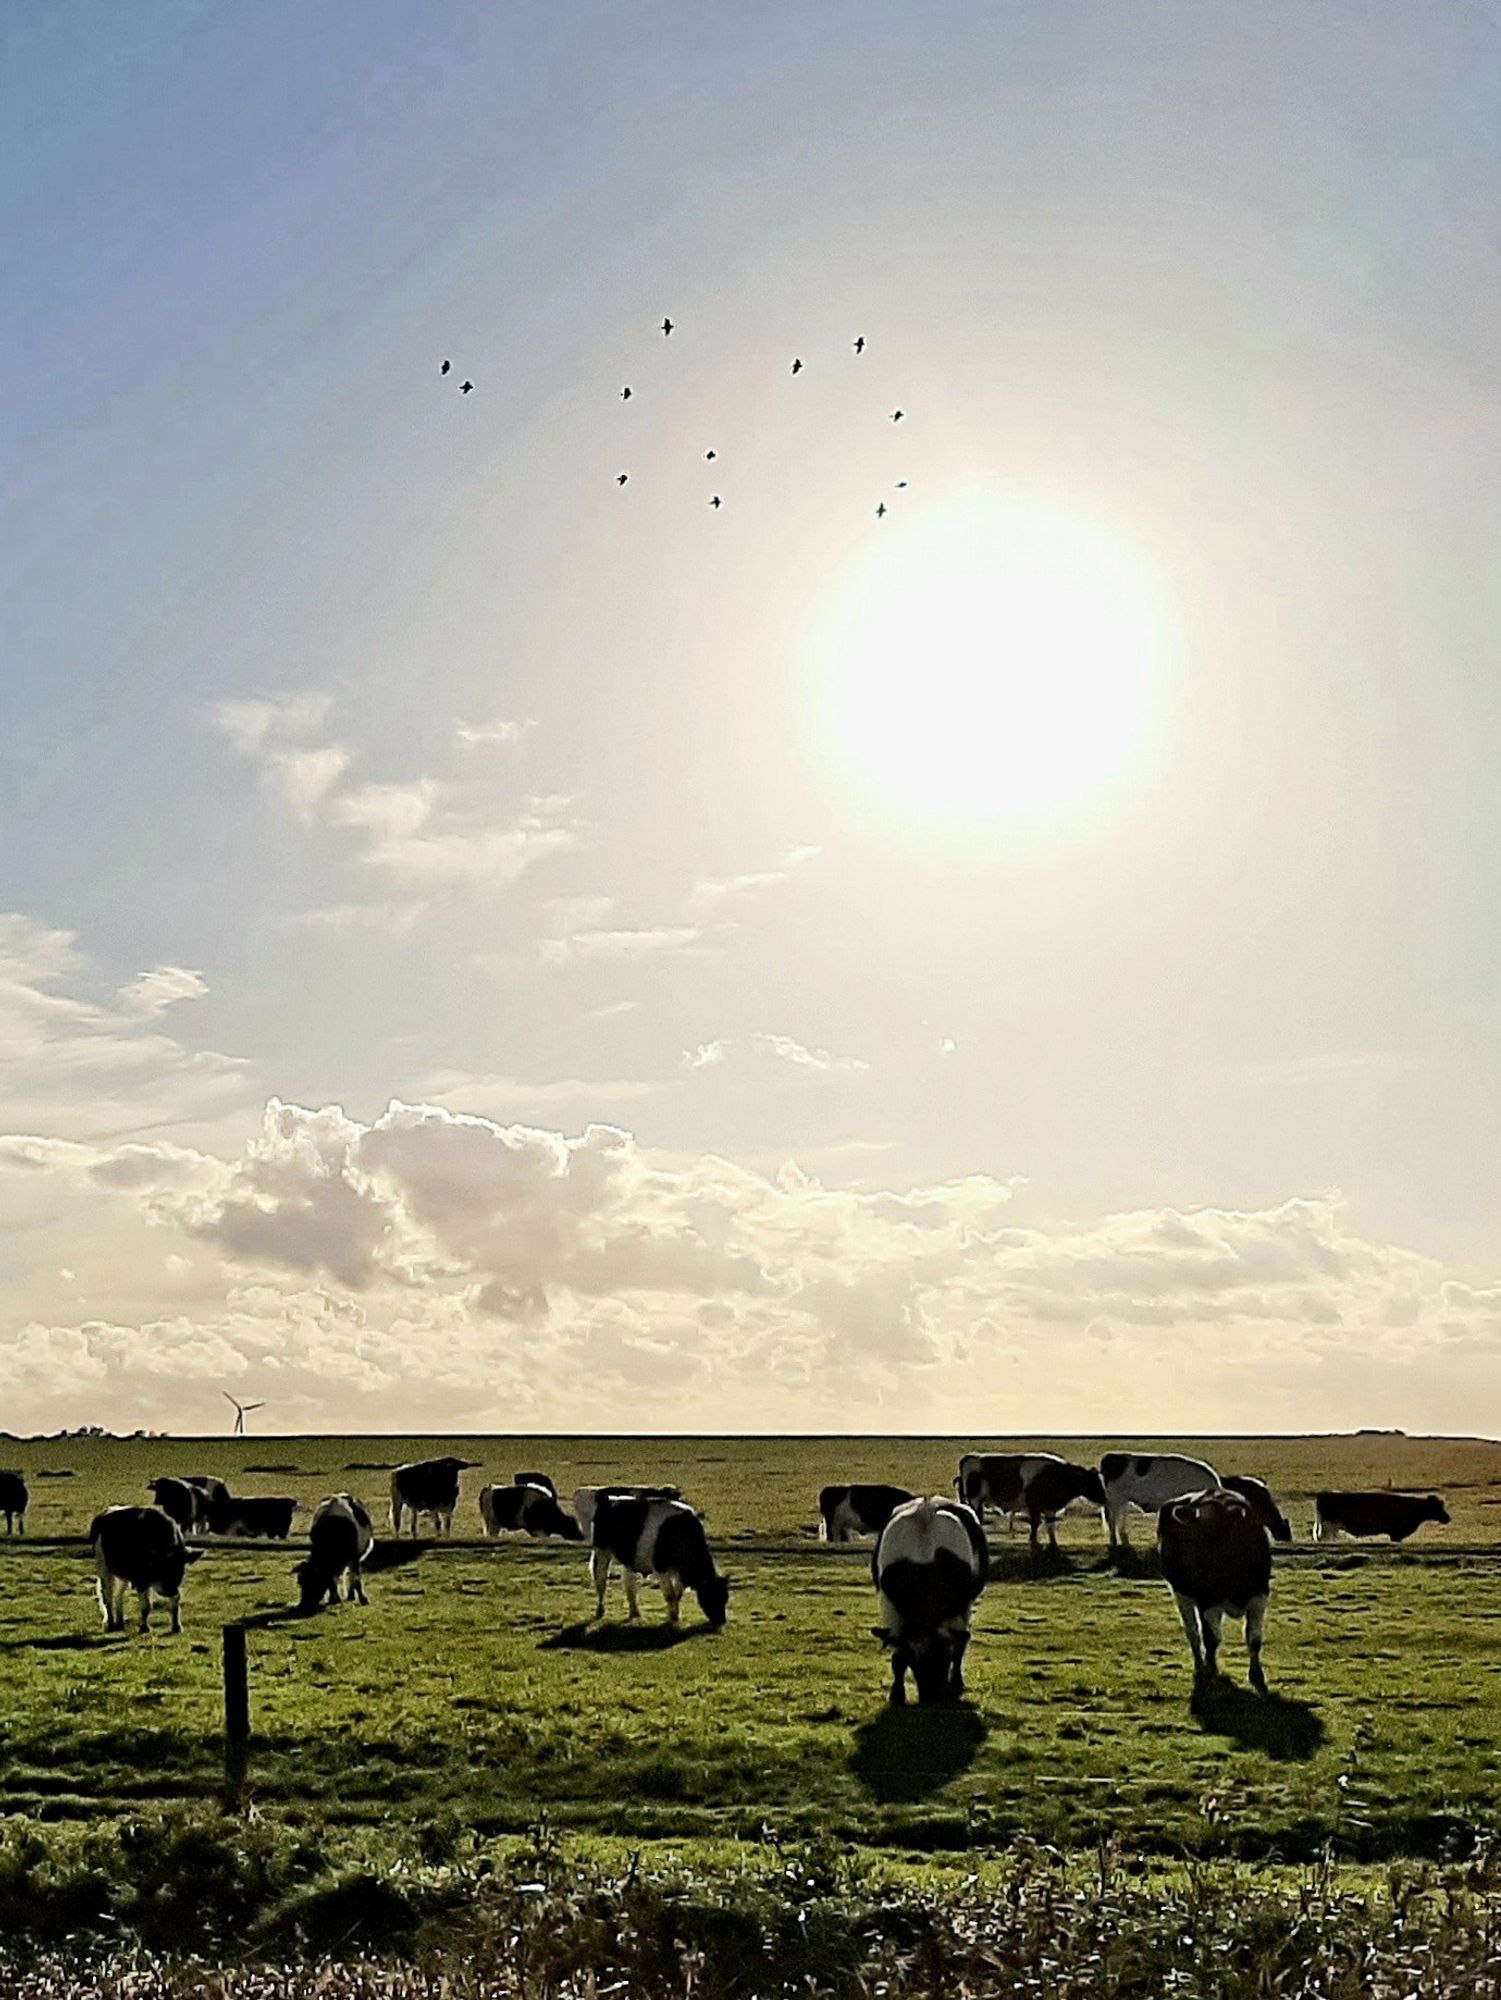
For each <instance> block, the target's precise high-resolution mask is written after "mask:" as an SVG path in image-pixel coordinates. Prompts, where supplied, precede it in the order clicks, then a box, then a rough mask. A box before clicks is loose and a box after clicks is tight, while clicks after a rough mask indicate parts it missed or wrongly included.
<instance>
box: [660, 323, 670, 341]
mask: <svg viewBox="0 0 1501 2000" xmlns="http://www.w3.org/2000/svg"><path fill="white" fill-rule="evenodd" d="M671 332H672V321H671V320H670V319H664V320H663V322H662V338H663V339H664V340H665V339H666V338H667V336H668V334H669V333H671Z"/></svg>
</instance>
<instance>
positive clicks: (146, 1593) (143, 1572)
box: [89, 1507, 203, 1632]
mask: <svg viewBox="0 0 1501 2000" xmlns="http://www.w3.org/2000/svg"><path fill="white" fill-rule="evenodd" d="M89 1542H90V1544H91V1545H92V1547H93V1551H94V1567H95V1569H96V1570H97V1571H98V1574H99V1608H100V1610H101V1611H102V1612H103V1613H104V1629H105V1631H106V1632H123V1631H124V1630H125V1593H126V1591H128V1590H133V1591H134V1592H135V1594H136V1599H137V1602H138V1603H139V1605H140V1609H141V1630H142V1631H143V1632H144V1631H146V1630H147V1629H148V1626H149V1622H150V1617H151V1600H152V1598H153V1596H155V1597H159V1598H161V1599H162V1601H163V1602H164V1603H166V1604H169V1605H170V1606H171V1607H172V1630H173V1631H174V1632H180V1631H181V1630H182V1607H181V1600H182V1580H183V1576H184V1574H185V1573H186V1571H187V1566H188V1564H189V1563H190V1562H197V1560H198V1558H199V1556H200V1555H201V1554H202V1553H203V1552H202V1550H201V1549H190V1548H189V1547H188V1545H187V1543H186V1542H185V1541H184V1540H183V1538H182V1529H181V1528H180V1527H178V1525H177V1523H176V1522H175V1521H174V1520H173V1519H172V1518H171V1516H170V1515H168V1514H164V1513H163V1512H162V1511H161V1509H160V1508H159V1507H107V1508H106V1509H105V1510H104V1512H103V1513H102V1514H96V1515H95V1516H94V1519H93V1521H92V1522H91V1523H90V1525H89Z"/></svg>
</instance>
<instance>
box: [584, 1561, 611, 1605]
mask: <svg viewBox="0 0 1501 2000" xmlns="http://www.w3.org/2000/svg"><path fill="white" fill-rule="evenodd" d="M589 1574H590V1575H591V1576H592V1577H593V1578H594V1615H595V1617H596V1618H603V1617H604V1615H605V1585H606V1584H607V1583H608V1582H609V1581H610V1551H609V1550H608V1549H595V1550H594V1552H593V1554H592V1555H591V1556H590V1557H589Z"/></svg>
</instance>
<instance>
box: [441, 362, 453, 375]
mask: <svg viewBox="0 0 1501 2000" xmlns="http://www.w3.org/2000/svg"><path fill="white" fill-rule="evenodd" d="M452 366H453V363H452V362H451V361H445V362H444V363H443V366H442V367H441V368H440V369H439V370H438V373H439V374H440V375H446V374H447V373H448V371H449V369H450V368H452Z"/></svg>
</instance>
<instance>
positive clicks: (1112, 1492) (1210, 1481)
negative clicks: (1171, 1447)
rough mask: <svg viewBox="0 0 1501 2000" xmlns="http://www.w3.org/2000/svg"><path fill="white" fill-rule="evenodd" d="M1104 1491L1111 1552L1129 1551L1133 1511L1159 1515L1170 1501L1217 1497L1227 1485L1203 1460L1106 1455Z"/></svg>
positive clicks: (1163, 1455)
mask: <svg viewBox="0 0 1501 2000" xmlns="http://www.w3.org/2000/svg"><path fill="white" fill-rule="evenodd" d="M1100 1479H1101V1482H1102V1483H1103V1485H1104V1488H1105V1526H1106V1527H1107V1528H1108V1529H1109V1531H1110V1546H1111V1548H1113V1549H1115V1548H1126V1547H1129V1545H1130V1537H1129V1536H1128V1535H1127V1533H1126V1515H1127V1513H1128V1512H1129V1510H1130V1509H1131V1508H1132V1507H1137V1508H1139V1509H1140V1510H1141V1512H1142V1513H1143V1514H1157V1513H1160V1511H1161V1510H1162V1509H1163V1508H1164V1507H1165V1506H1167V1504H1168V1502H1169V1501H1170V1500H1182V1499H1184V1498H1185V1497H1186V1496H1187V1495H1188V1494H1190V1493H1214V1492H1217V1491H1218V1490H1219V1489H1220V1488H1221V1487H1222V1486H1223V1485H1224V1481H1223V1480H1222V1479H1221V1478H1220V1476H1219V1474H1218V1473H1217V1472H1216V1471H1215V1469H1214V1467H1213V1466H1212V1465H1206V1464H1205V1463H1204V1461H1203V1459H1201V1458H1179V1457H1178V1456H1177V1455H1176V1454H1175V1453H1173V1452H1162V1451H1107V1452H1106V1454H1105V1456H1104V1457H1103V1458H1102V1459H1101V1460H1100Z"/></svg>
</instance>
